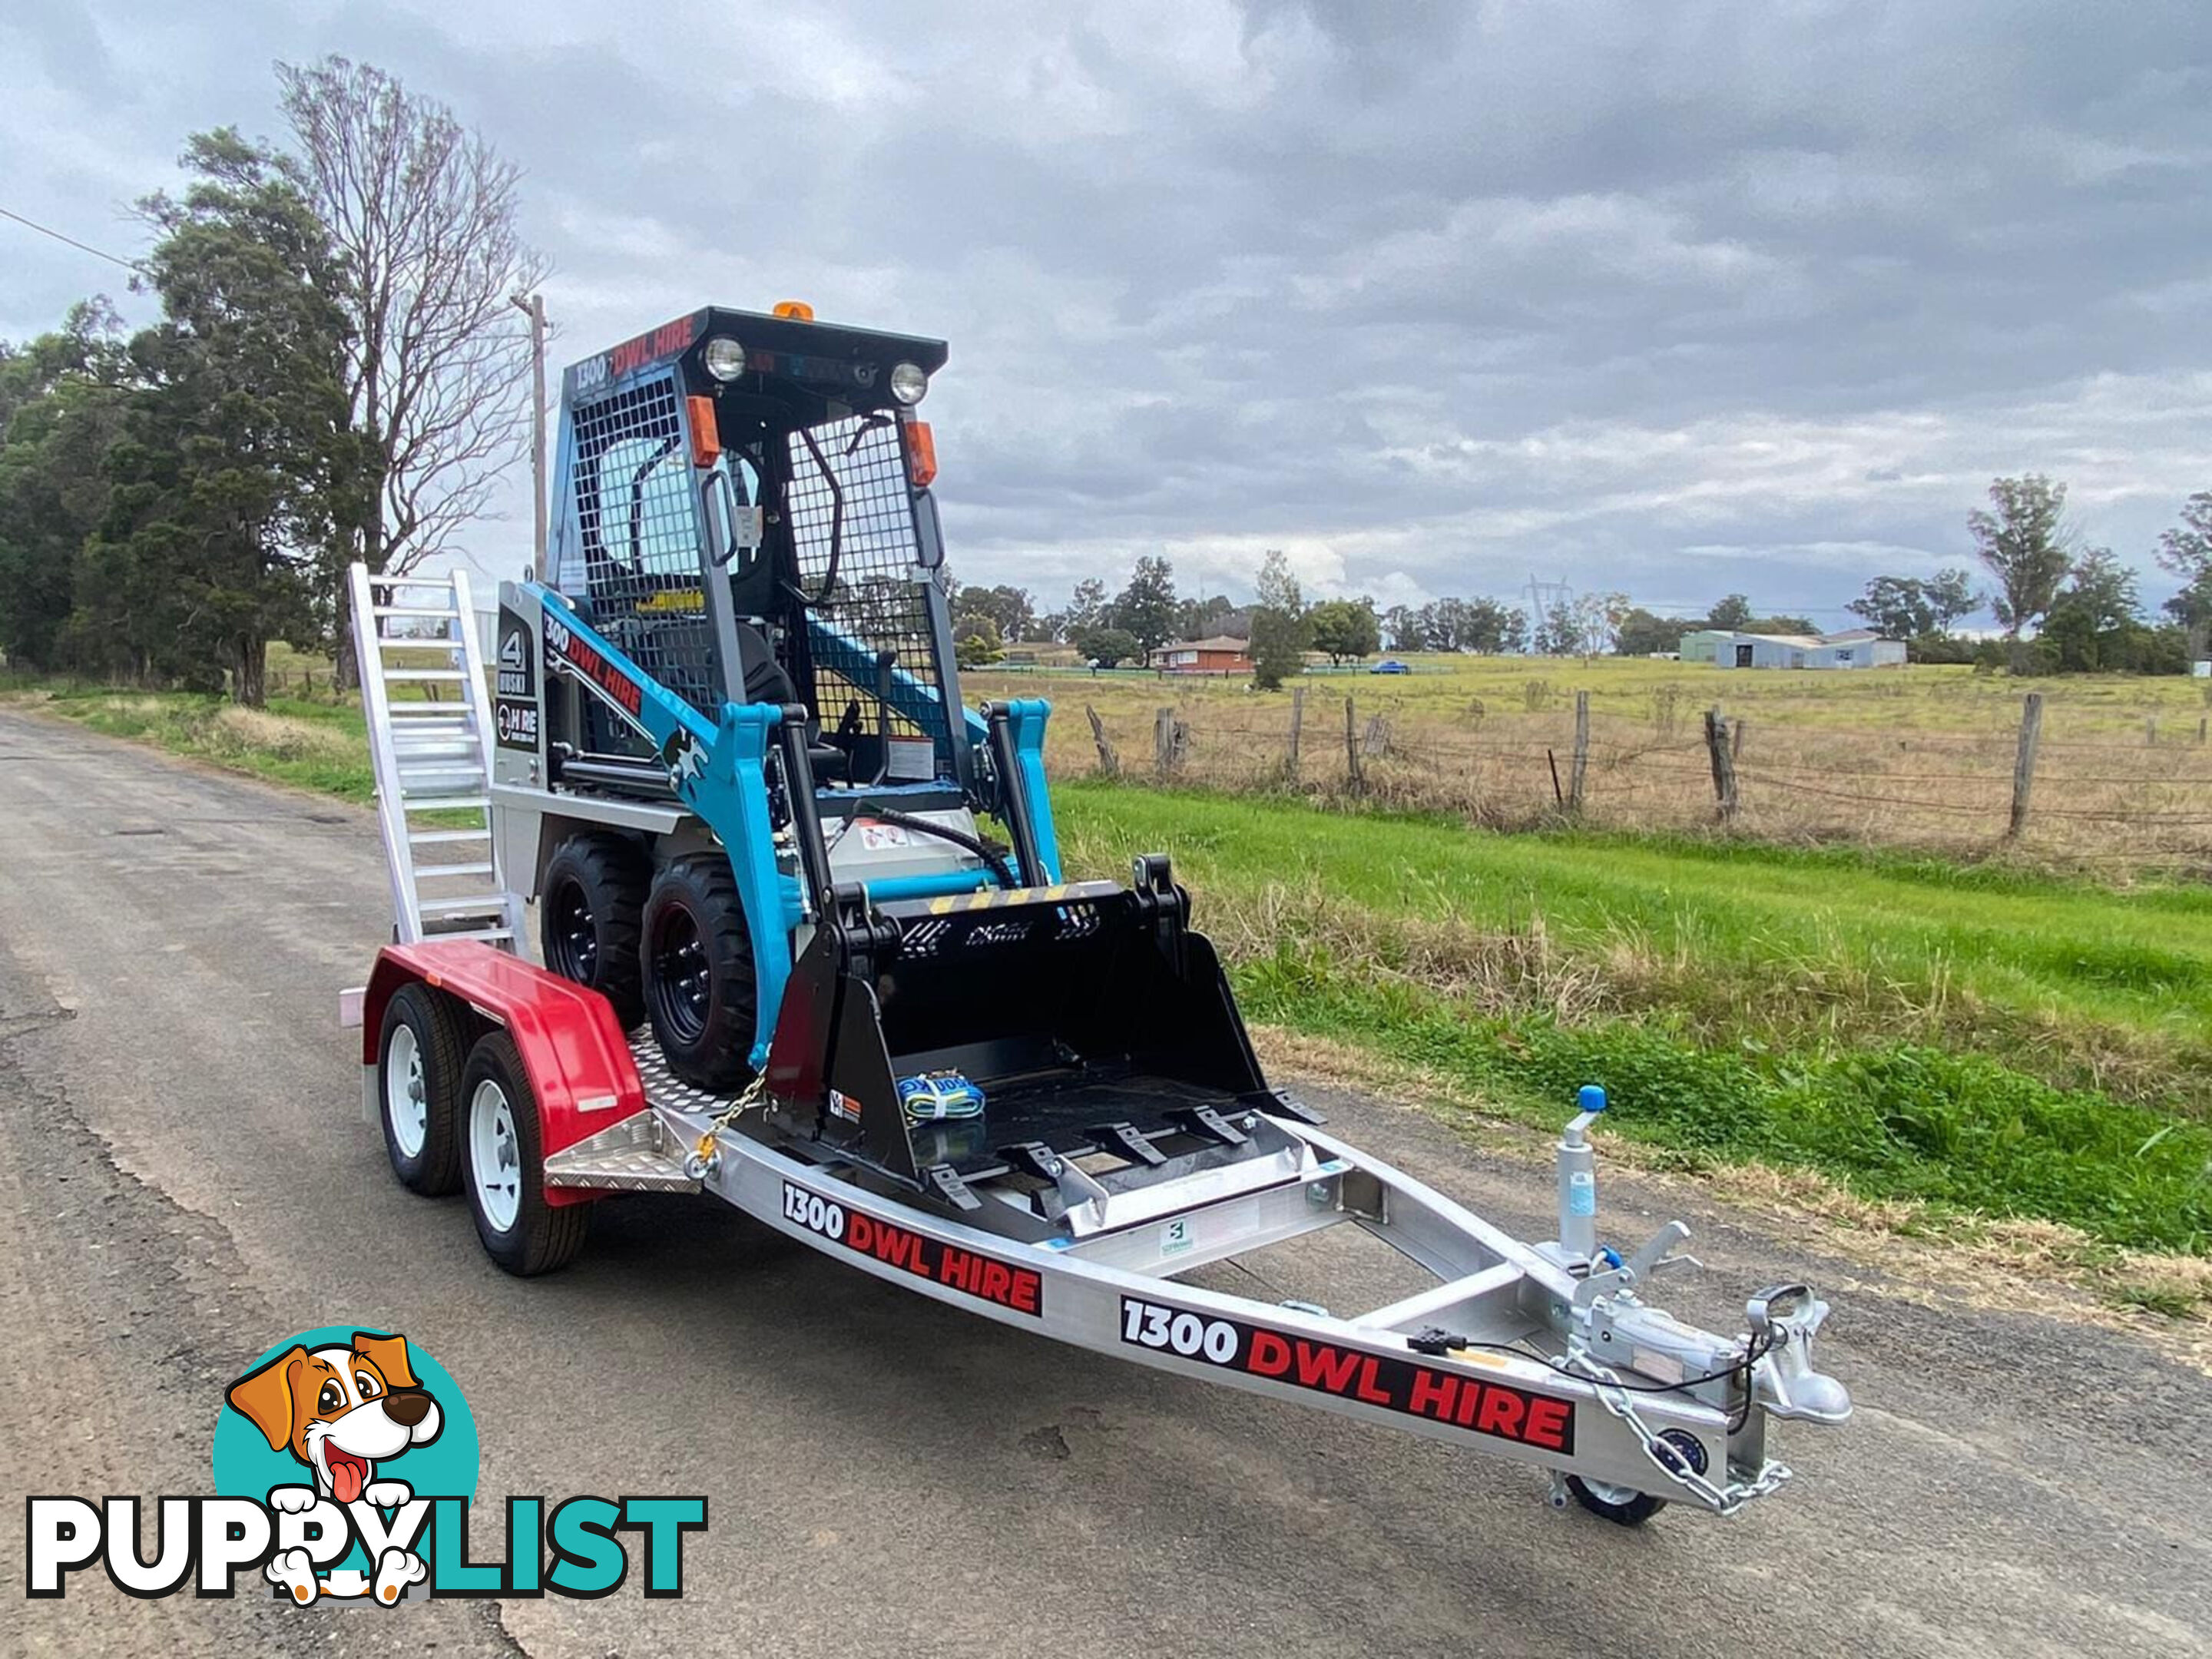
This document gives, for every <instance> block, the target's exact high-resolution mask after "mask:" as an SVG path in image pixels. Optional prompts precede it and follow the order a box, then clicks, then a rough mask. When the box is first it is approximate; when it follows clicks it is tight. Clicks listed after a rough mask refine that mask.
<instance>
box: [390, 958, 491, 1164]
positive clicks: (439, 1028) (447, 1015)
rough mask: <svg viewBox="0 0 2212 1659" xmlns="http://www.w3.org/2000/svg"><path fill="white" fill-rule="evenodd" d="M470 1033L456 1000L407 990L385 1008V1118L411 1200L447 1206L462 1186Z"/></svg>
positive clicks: (406, 987) (411, 988)
mask: <svg viewBox="0 0 2212 1659" xmlns="http://www.w3.org/2000/svg"><path fill="white" fill-rule="evenodd" d="M468 1054H469V1044H468V1035H467V1031H466V1029H465V1027H464V1026H463V1025H462V1024H461V1017H460V1014H459V1011H458V1010H457V1009H455V1007H454V1006H453V1000H452V999H451V998H450V997H448V996H447V995H446V994H444V993H443V992H441V991H434V990H432V989H431V988H430V987H428V986H427V985H419V984H415V985H403V986H401V987H399V988H398V990H397V991H394V992H393V993H392V1000H391V1001H389V1002H387V1003H386V1004H385V1005H384V1029H383V1032H382V1034H381V1035H380V1036H379V1037H378V1039H377V1045H376V1097H377V1106H378V1111H377V1117H378V1120H379V1121H380V1122H381V1123H382V1124H383V1126H384V1151H385V1155H386V1157H388V1158H391V1160H392V1174H393V1175H395V1176H398V1177H399V1184H400V1185H401V1186H403V1187H404V1188H407V1190H408V1191H409V1192H410V1193H420V1194H422V1196H423V1197H425V1198H443V1197H445V1196H446V1195H447V1194H449V1193H453V1192H457V1191H459V1189H460V1185H461V1132H460V1100H461V1068H462V1067H463V1066H465V1065H466V1064H467V1063H468Z"/></svg>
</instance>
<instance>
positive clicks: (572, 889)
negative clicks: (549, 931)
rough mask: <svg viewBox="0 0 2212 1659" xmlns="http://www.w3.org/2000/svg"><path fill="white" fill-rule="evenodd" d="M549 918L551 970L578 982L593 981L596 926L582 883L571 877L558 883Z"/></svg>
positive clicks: (597, 931)
mask: <svg viewBox="0 0 2212 1659" xmlns="http://www.w3.org/2000/svg"><path fill="white" fill-rule="evenodd" d="M552 918H553V939H552V945H553V967H554V970H555V971H556V973H558V974H559V975H561V976H562V978H563V979H573V980H574V981H576V982H577V983H578V984H580V985H589V984H591V983H592V975H594V974H596V973H597V972H598V971H599V928H598V927H597V926H596V925H595V924H594V923H593V921H592V907H591V903H590V902H589V901H588V900H586V898H585V896H584V890H583V888H582V887H581V886H580V885H579V884H576V883H575V882H573V881H569V882H563V883H562V884H561V887H560V890H558V891H557V892H556V893H555V894H554V895H553V902H552Z"/></svg>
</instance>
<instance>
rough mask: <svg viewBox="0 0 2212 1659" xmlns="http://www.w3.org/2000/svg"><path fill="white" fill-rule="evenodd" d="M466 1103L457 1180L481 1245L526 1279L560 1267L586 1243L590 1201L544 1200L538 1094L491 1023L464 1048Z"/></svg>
mask: <svg viewBox="0 0 2212 1659" xmlns="http://www.w3.org/2000/svg"><path fill="white" fill-rule="evenodd" d="M461 1098H462V1100H463V1101H465V1103H466V1105H465V1109H464V1115H463V1120H462V1127H461V1135H460V1139H461V1147H462V1151H463V1152H464V1154H465V1158H466V1162H467V1166H468V1179H467V1180H466V1181H465V1182H463V1183H462V1184H463V1186H464V1188H465V1189H466V1191H467V1193H468V1195H469V1209H470V1212H471V1213H472V1214H473V1215H474V1216H475V1217H476V1223H477V1237H478V1238H479V1239H481V1240H482V1241H483V1247H484V1253H485V1254H486V1255H489V1256H490V1257H491V1259H492V1260H493V1261H496V1262H497V1263H498V1264H499V1265H500V1266H501V1267H504V1268H506V1269H507V1272H509V1273H513V1274H515V1275H516V1276H517V1277H519V1278H523V1279H529V1278H532V1277H534V1276H535V1275H537V1274H538V1273H551V1272H552V1271H553V1270H554V1269H555V1268H556V1267H566V1266H567V1265H568V1261H569V1259H570V1258H571V1257H573V1256H574V1255H575V1254H576V1252H577V1250H578V1249H581V1248H582V1246H583V1243H584V1233H585V1230H586V1227H587V1226H588V1225H590V1222H591V1215H592V1206H590V1205H588V1204H564V1205H560V1206H554V1205H550V1204H548V1203H547V1202H546V1201H545V1144H544V1139H542V1138H541V1137H540V1135H539V1133H538V1096H537V1094H536V1092H535V1091H533V1090H532V1088H531V1086H530V1073H528V1072H527V1071H526V1070H525V1069H524V1067H523V1064H522V1056H521V1055H520V1054H519V1053H517V1052H516V1050H515V1047H514V1039H513V1037H510V1036H507V1033H506V1032H505V1031H493V1032H490V1033H489V1034H487V1035H486V1036H483V1038H482V1039H480V1040H479V1041H478V1042H477V1046H476V1047H475V1048H474V1049H472V1050H471V1052H470V1054H469V1063H468V1065H467V1066H466V1068H465V1070H464V1071H463V1073H462V1074H461Z"/></svg>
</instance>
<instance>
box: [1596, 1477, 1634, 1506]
mask: <svg viewBox="0 0 2212 1659" xmlns="http://www.w3.org/2000/svg"><path fill="white" fill-rule="evenodd" d="M1583 1486H1586V1487H1588V1488H1589V1495H1590V1496H1591V1497H1592V1498H1596V1499H1597V1501H1598V1502H1599V1503H1601V1504H1612V1505H1613V1508H1615V1509H1617V1510H1625V1509H1626V1508H1627V1507H1628V1506H1629V1505H1630V1504H1633V1503H1634V1502H1635V1501H1636V1500H1637V1499H1638V1498H1640V1497H1642V1496H1643V1494H1642V1493H1641V1492H1638V1491H1637V1490H1636V1488H1635V1487H1633V1486H1614V1485H1613V1482H1611V1481H1610V1480H1591V1479H1590V1478H1589V1476H1588V1475H1584V1476H1583Z"/></svg>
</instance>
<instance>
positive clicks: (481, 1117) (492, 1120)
mask: <svg viewBox="0 0 2212 1659" xmlns="http://www.w3.org/2000/svg"><path fill="white" fill-rule="evenodd" d="M469 1174H470V1176H471V1177H472V1178H473V1179H474V1180H475V1182H476V1186H477V1203H479V1204H481V1205H482V1206H483V1213H484V1219H485V1220H487V1221H489V1222H490V1223H491V1225H492V1231H494V1232H501V1233H503V1232H506V1231H508V1230H509V1229H510V1228H512V1227H513V1225H514V1218H515V1217H517V1216H518V1215H520V1214H521V1213H522V1139H521V1137H520V1135H518V1134H516V1133H515V1131H514V1108H513V1107H512V1106H510V1105H509V1104H508V1103H507V1091H506V1090H504V1089H502V1088H501V1087H500V1086H499V1085H498V1084H496V1083H495V1082H493V1081H492V1080H491V1079H489V1078H486V1079H484V1080H483V1082H482V1083H479V1084H477V1091H476V1093H475V1094H474V1095H472V1096H471V1097H470V1099H469Z"/></svg>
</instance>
